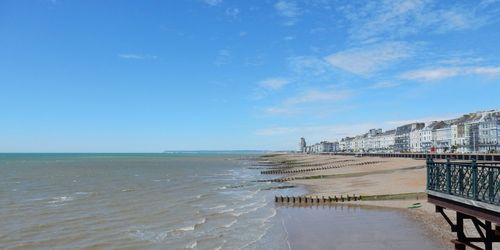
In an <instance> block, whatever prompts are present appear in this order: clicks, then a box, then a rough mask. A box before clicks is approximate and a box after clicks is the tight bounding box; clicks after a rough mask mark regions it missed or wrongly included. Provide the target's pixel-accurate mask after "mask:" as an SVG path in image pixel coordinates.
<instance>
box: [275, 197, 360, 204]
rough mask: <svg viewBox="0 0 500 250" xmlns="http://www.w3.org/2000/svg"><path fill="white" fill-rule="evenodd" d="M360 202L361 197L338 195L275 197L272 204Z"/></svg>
mask: <svg viewBox="0 0 500 250" xmlns="http://www.w3.org/2000/svg"><path fill="white" fill-rule="evenodd" d="M359 200H361V195H358V196H356V195H352V196H349V195H346V196H343V195H340V196H321V197H319V196H316V197H309V196H275V197H274V202H276V203H288V204H328V203H336V202H346V201H359Z"/></svg>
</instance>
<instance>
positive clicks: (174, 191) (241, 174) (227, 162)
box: [0, 152, 437, 249]
mask: <svg viewBox="0 0 500 250" xmlns="http://www.w3.org/2000/svg"><path fill="white" fill-rule="evenodd" d="M259 154H261V153H258V152H209V153H207V152H189V153H179V152H172V153H161V154H0V249H303V247H304V246H308V247H307V248H309V249H315V247H314V246H316V247H317V248H318V249H321V248H323V249H324V248H325V246H326V248H329V249H335V247H334V245H331V244H330V245H329V244H326V245H325V244H315V243H314V242H315V241H318V240H319V242H321V241H322V240H323V241H326V242H327V243H328V241H332V240H335V235H339V232H345V233H342V234H340V235H339V237H341V238H339V239H338V240H342V238H343V242H345V240H346V239H345V237H348V236H349V235H350V234H349V230H351V232H352V233H353V234H355V233H359V230H360V228H359V227H356V226H352V225H356V224H357V223H358V222H360V221H358V222H356V220H355V218H362V220H363V223H362V225H367V224H366V223H368V225H370V227H371V228H368V229H372V230H377V223H379V224H380V225H381V228H388V227H391V226H402V227H403V228H402V229H401V230H399V231H398V232H399V233H400V234H401V233H402V234H403V235H404V236H405V237H406V238H405V239H406V241H404V242H400V243H401V244H403V245H402V246H406V249H412V247H411V246H415V247H417V246H422V245H419V244H422V243H419V242H423V241H425V237H424V236H423V233H422V232H421V231H419V230H420V229H419V228H415V226H414V223H412V222H410V221H409V220H408V219H405V218H404V216H403V215H399V214H397V213H388V212H386V211H380V212H377V211H371V210H364V209H361V208H357V209H347V208H346V209H340V208H338V207H336V208H335V209H332V208H328V209H321V212H319V213H318V212H313V213H312V214H311V211H312V210H307V211H309V212H307V211H306V212H302V213H301V212H300V211H301V210H300V209H293V208H286V207H285V208H282V207H280V206H277V205H275V204H274V196H275V195H297V194H303V193H305V189H303V188H301V187H295V188H280V186H283V185H290V184H283V183H271V182H257V181H256V180H259V179H263V178H264V177H263V176H262V175H261V174H260V169H258V168H259V166H257V165H258V164H257V161H256V157H257V156H259ZM265 177H266V178H273V176H265ZM301 209H304V208H301ZM316 209H317V208H316ZM314 214H316V215H317V216H315V215H314ZM308 216H309V217H308ZM381 217H383V218H386V217H387V218H388V220H387V221H385V220H382V219H381ZM321 218H327V219H326V220H323V219H321ZM342 218H344V220H343V221H344V223H345V219H346V218H350V219H349V220H348V221H351V222H352V224H349V225H351V226H347V227H346V226H345V225H343V226H342V227H343V228H344V227H345V229H346V230H347V231H346V230H343V229H342V228H340V225H342V224H339V226H336V222H338V221H342ZM352 218H354V219H352ZM373 218H375V220H374V221H373V222H372V223H371V224H370V219H373ZM315 220H316V221H317V222H315V224H312V225H311V223H312V222H311V221H315ZM353 220H354V221H353ZM322 221H323V222H328V224H325V223H323V225H322ZM387 223H389V225H388V224H387ZM390 223H396V225H390ZM318 225H319V226H318ZM316 226H317V227H316ZM315 227H316V228H320V229H321V232H322V233H319V234H318V233H311V232H315V230H314V228H315ZM334 228H336V229H334ZM329 229H332V230H333V231H332V232H333V233H335V232H337V233H336V234H329V231H328V230H329ZM365 229H366V228H365ZM405 230H406V231H405ZM316 231H317V230H316ZM318 235H324V237H323V238H324V239H320V238H318V237H319V236H318ZM310 237H313V238H312V240H311V238H310ZM384 237H386V238H387V239H385V238H384ZM389 237H390V236H389V235H386V234H381V235H379V237H378V238H377V239H372V240H371V241H368V243H369V245H370V246H371V247H376V246H377V243H380V244H379V246H381V247H384V246H386V245H384V244H387V242H391V239H392V238H389ZM392 240H394V239H392ZM307 242H310V243H311V244H312V245H304V244H306V243H307ZM339 242H340V241H339ZM363 242H365V243H366V242H367V241H363ZM413 243H415V244H413ZM352 244H353V245H350V246H356V245H355V244H356V242H355V241H353V242H352ZM341 246H343V247H344V248H345V247H346V245H345V244H344V245H341ZM399 246H401V245H399ZM433 247H434V245H429V246H427V248H433ZM344 248H341V249H344ZM381 249H382V248H381ZM415 249H418V248H415ZM436 249H437V248H436Z"/></svg>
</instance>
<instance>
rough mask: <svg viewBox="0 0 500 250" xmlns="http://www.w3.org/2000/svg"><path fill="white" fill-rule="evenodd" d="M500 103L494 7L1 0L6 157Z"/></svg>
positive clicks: (190, 145) (299, 131)
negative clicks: (8, 153) (7, 155)
mask: <svg viewBox="0 0 500 250" xmlns="http://www.w3.org/2000/svg"><path fill="white" fill-rule="evenodd" d="M499 107H500V2H499V1H495V0H486V1H441V0H439V1H438V0H436V1H427V0H422V1H419V0H414V1H413V0H410V1H365V2H363V1H350V0H346V1H321V0H311V1H288V0H281V1H275V0H273V1H264V0H262V1H229V0H204V1H203V0H185V1H110V0H108V1H106V0H96V1H69V0H52V1H51V0H33V1H23V0H22V1H19V0H13V1H8V0H7V1H0V152H160V151H163V150H228V149H276V150H280V149H296V148H297V146H298V142H299V137H301V136H304V137H306V139H307V141H308V142H315V141H319V140H335V139H338V138H341V137H344V136H347V135H354V134H358V133H363V132H365V131H367V130H368V129H370V128H379V127H380V128H383V129H388V128H393V127H396V126H398V125H401V124H403V123H405V122H409V121H413V120H430V119H445V118H450V117H454V116H458V115H460V114H462V113H467V112H473V111H479V110H489V109H496V108H499Z"/></svg>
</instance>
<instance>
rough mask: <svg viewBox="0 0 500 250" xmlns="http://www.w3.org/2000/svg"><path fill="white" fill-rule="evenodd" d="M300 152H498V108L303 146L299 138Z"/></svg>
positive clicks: (499, 118) (374, 130)
mask: <svg viewBox="0 0 500 250" xmlns="http://www.w3.org/2000/svg"><path fill="white" fill-rule="evenodd" d="M300 151H301V152H303V153H325V152H353V153H358V152H360V153H361V152H373V153H392V152H396V153H398V152H400V153H403V152H404V153H406V152H413V153H434V152H435V153H448V152H453V153H472V152H481V153H487V152H500V110H491V111H481V112H475V113H470V114H466V115H463V116H461V117H459V118H456V119H451V120H445V121H432V122H427V123H423V122H414V123H410V124H405V125H402V126H399V127H397V128H395V129H392V130H387V131H385V132H384V131H383V130H382V129H380V128H377V129H375V128H374V129H370V130H369V131H368V132H367V133H364V134H361V135H355V136H347V137H344V138H340V140H338V141H333V142H329V141H322V142H319V143H316V144H313V145H311V146H307V145H306V143H305V139H304V138H301V140H300Z"/></svg>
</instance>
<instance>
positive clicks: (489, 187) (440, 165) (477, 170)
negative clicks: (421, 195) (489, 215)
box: [427, 158, 500, 205]
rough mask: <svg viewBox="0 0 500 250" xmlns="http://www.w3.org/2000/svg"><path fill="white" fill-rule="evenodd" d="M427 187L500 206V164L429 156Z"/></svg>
mask: <svg viewBox="0 0 500 250" xmlns="http://www.w3.org/2000/svg"><path fill="white" fill-rule="evenodd" d="M427 190H432V191H436V192H440V193H445V194H449V195H454V196H458V197H462V198H466V199H471V200H476V201H481V202H485V203H489V204H494V205H500V166H499V165H498V164H495V163H477V162H476V161H475V160H473V161H472V162H452V161H450V160H449V159H448V160H446V162H434V161H433V160H432V159H430V158H428V159H427Z"/></svg>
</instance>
